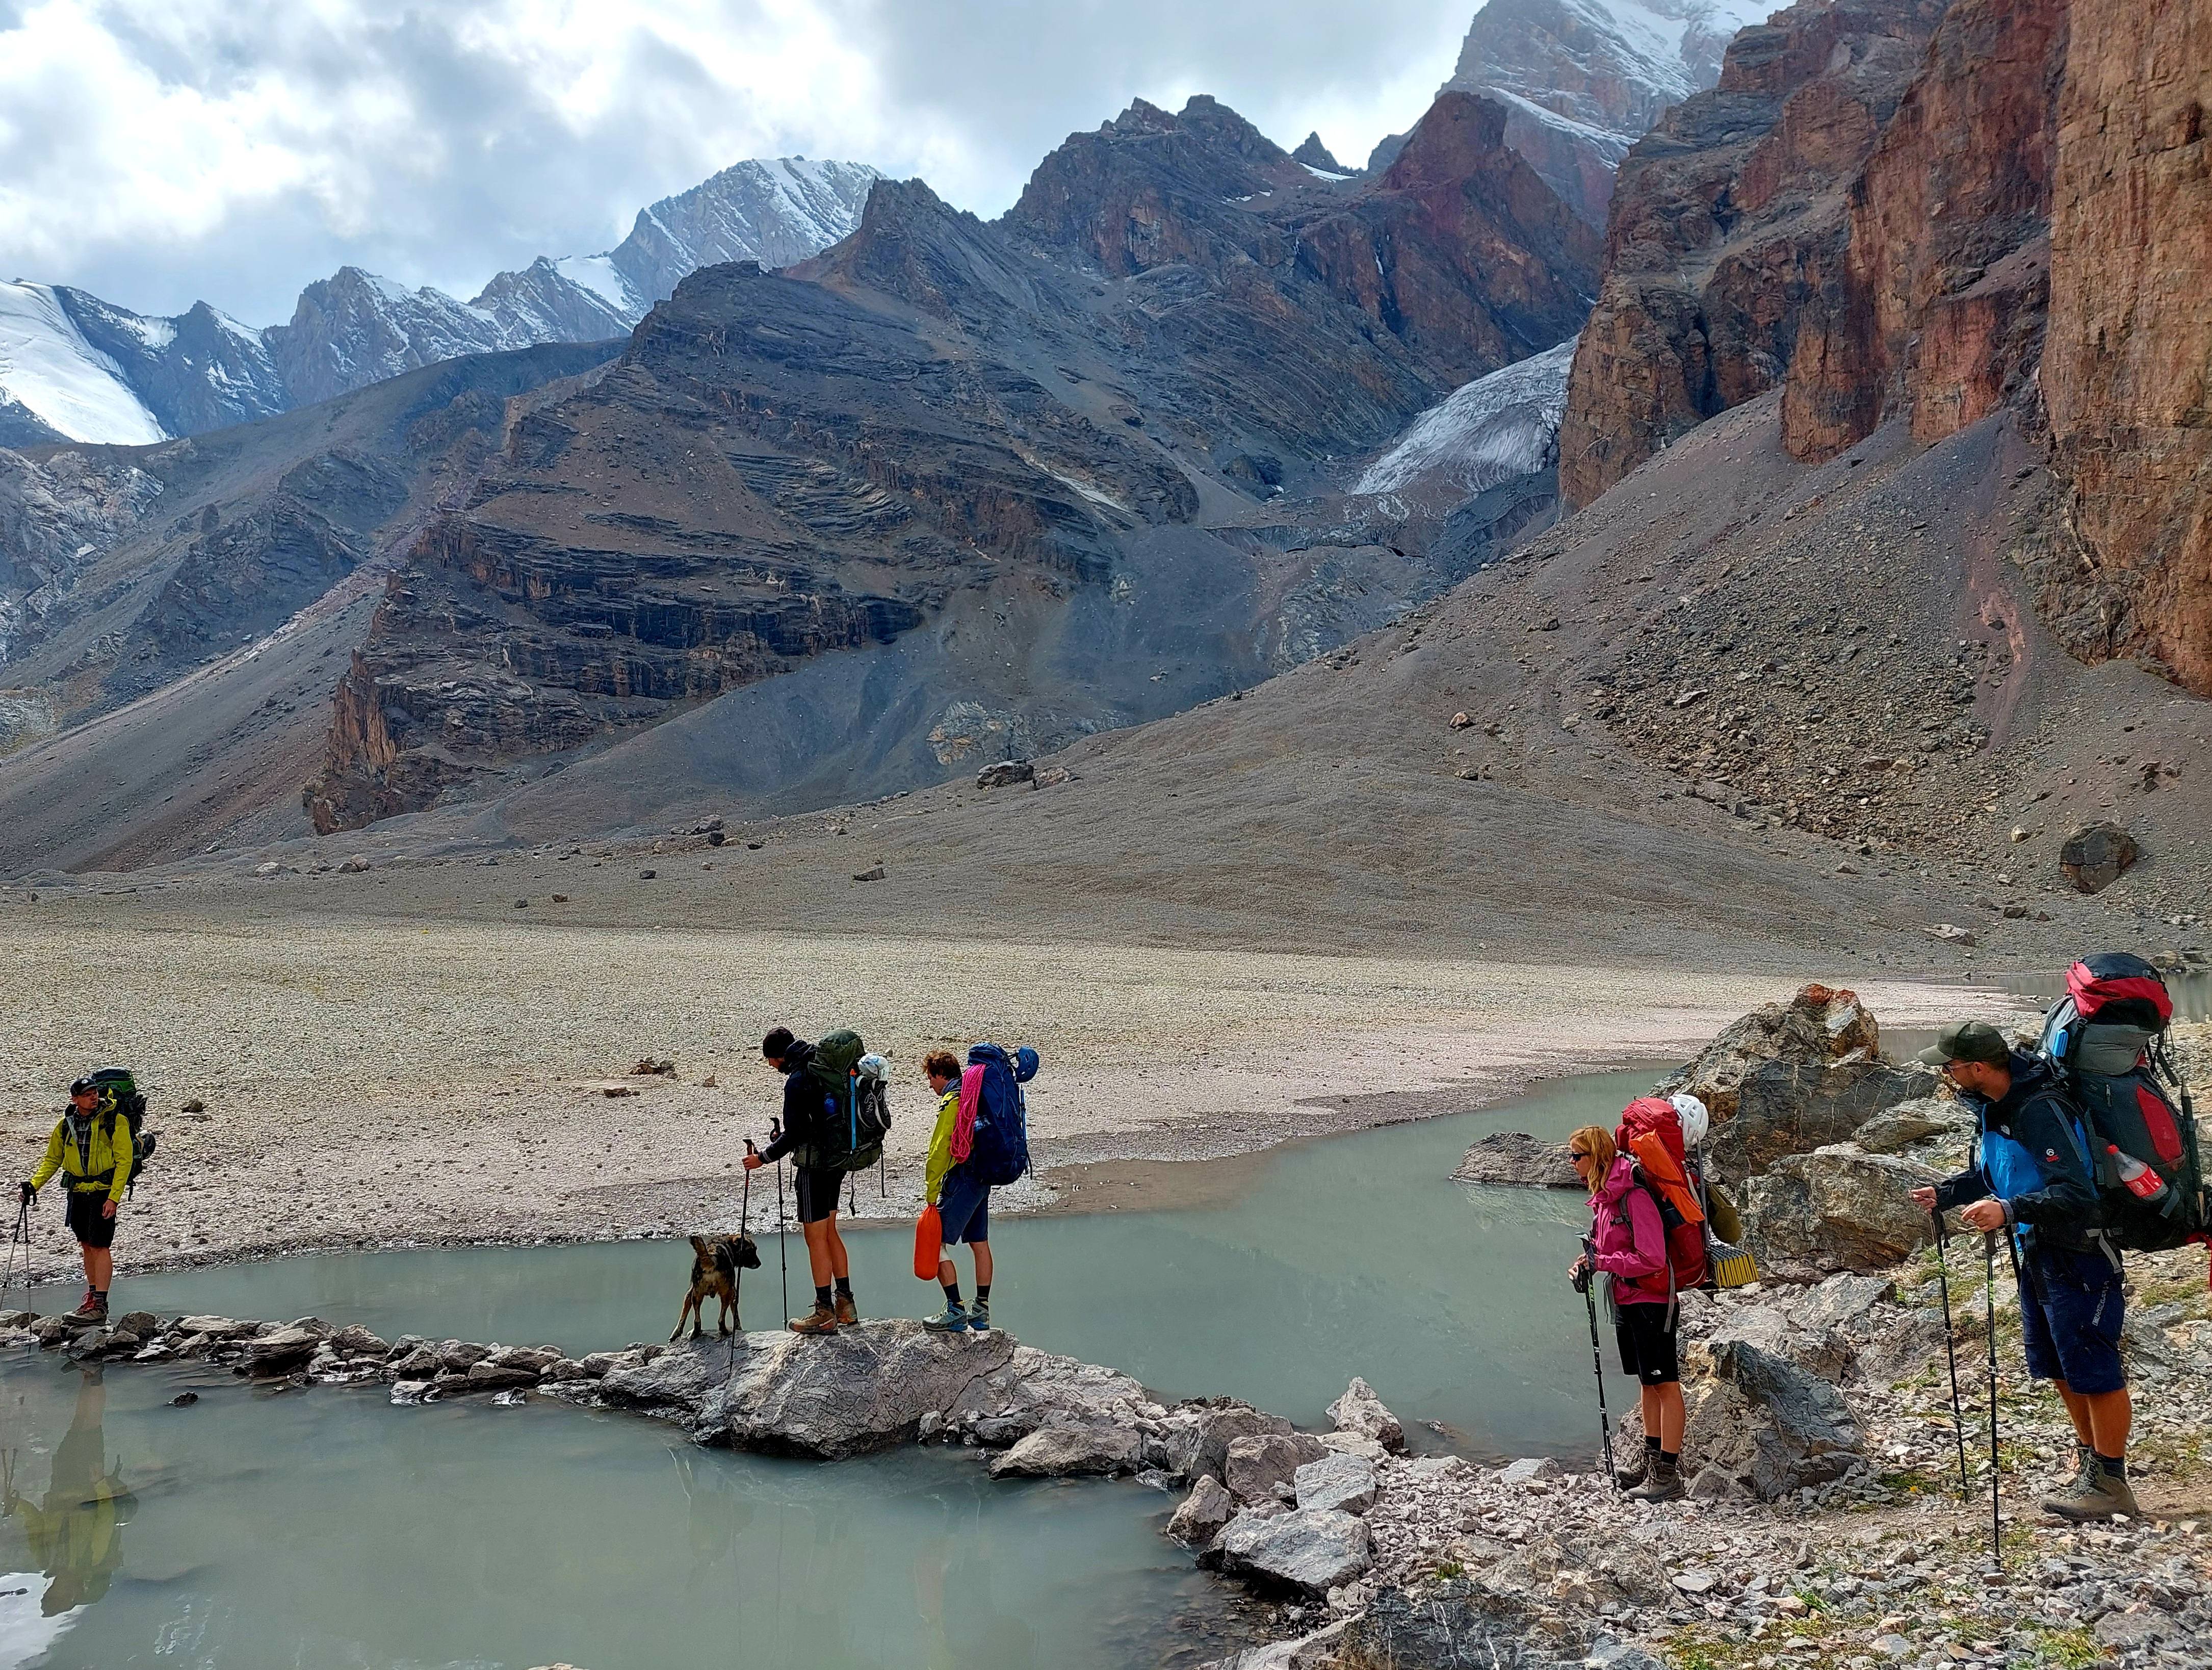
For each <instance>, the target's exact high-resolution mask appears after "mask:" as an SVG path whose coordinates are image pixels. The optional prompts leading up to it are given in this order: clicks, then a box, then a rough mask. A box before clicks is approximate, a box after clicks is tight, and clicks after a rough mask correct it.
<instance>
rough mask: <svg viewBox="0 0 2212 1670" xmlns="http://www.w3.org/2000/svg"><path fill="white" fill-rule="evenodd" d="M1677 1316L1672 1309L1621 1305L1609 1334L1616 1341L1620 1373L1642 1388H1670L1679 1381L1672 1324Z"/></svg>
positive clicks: (1668, 1306) (1657, 1306)
mask: <svg viewBox="0 0 2212 1670" xmlns="http://www.w3.org/2000/svg"><path fill="white" fill-rule="evenodd" d="M1680 1316H1681V1313H1680V1311H1678V1310H1676V1309H1675V1307H1674V1306H1672V1305H1623V1306H1622V1307H1620V1321H1619V1322H1617V1323H1615V1324H1614V1325H1613V1332H1614V1333H1615V1334H1616V1335H1618V1336H1619V1337H1620V1372H1621V1373H1622V1374H1633V1375H1635V1376H1636V1378H1637V1379H1638V1380H1642V1381H1643V1382H1644V1385H1646V1386H1670V1385H1672V1384H1673V1383H1674V1382H1675V1381H1676V1380H1680V1379H1681V1378H1682V1368H1681V1363H1680V1361H1679V1360H1678V1359H1677V1357H1676V1356H1675V1353H1674V1323H1675V1322H1677V1321H1679V1320H1680Z"/></svg>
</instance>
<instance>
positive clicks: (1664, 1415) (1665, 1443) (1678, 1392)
mask: <svg viewBox="0 0 2212 1670" xmlns="http://www.w3.org/2000/svg"><path fill="white" fill-rule="evenodd" d="M1644 1391H1645V1393H1646V1395H1647V1396H1650V1397H1651V1398H1652V1399H1654V1400H1655V1401H1656V1403H1657V1405H1658V1414H1659V1424H1658V1427H1657V1428H1656V1430H1657V1432H1658V1434H1659V1448H1661V1449H1662V1450H1664V1451H1666V1452H1667V1454H1669V1455H1680V1454H1681V1453H1682V1428H1683V1426H1684V1424H1685V1423H1686V1421H1687V1418H1688V1417H1687V1413H1686V1411H1685V1410H1684V1409H1683V1407H1682V1386H1681V1382H1680V1381H1679V1380H1669V1381H1668V1383H1667V1384H1666V1385H1664V1386H1651V1387H1645V1388H1644ZM1650 1418H1651V1417H1650V1415H1649V1414H1647V1415H1646V1416H1645V1417H1644V1419H1645V1420H1646V1421H1647V1422H1648V1421H1649V1420H1650ZM1644 1430H1645V1431H1646V1432H1650V1431H1652V1430H1654V1429H1653V1428H1652V1427H1650V1426H1649V1425H1647V1426H1646V1427H1645V1428H1644Z"/></svg>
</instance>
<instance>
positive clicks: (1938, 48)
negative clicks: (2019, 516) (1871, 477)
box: [1782, 0, 2067, 460]
mask: <svg viewBox="0 0 2212 1670" xmlns="http://www.w3.org/2000/svg"><path fill="white" fill-rule="evenodd" d="M2066 43H2067V17H2066V0H1955V3H1954V4H1953V5H1952V6H1951V8H1950V9H1949V10H1948V12H1947V13H1946V14H1945V15H1944V18H1943V22H1942V27H1940V28H1938V29H1937V31H1936V38H1935V40H1934V41H1933V43H1932V44H1931V45H1930V46H1929V52H1928V57H1927V59H1926V61H1925V62H1924V63H1923V64H1922V65H1921V67H1920V70H1919V73H1918V74H1917V76H1915V77H1914V80H1913V82H1912V85H1911V88H1910V89H1908V90H1907V92H1906V93H1905V97H1904V99H1903V101H1901V102H1900V103H1899V106H1898V107H1897V112H1896V113H1895V115H1893V117H1892V118H1891V119H1890V121H1889V124H1888V125H1887V127H1886V128H1884V129H1883V130H1882V132H1881V138H1880V140H1879V142H1878V143H1875V146H1874V148H1873V151H1872V154H1871V155H1869V156H1868V158H1867V161H1866V165H1865V167H1864V168H1863V169H1862V170H1861V172H1860V174H1859V176H1858V178H1857V180H1856V181H1855V182H1854V184H1853V186H1852V187H1851V193H1850V241H1849V247H1848V251H1847V253H1845V255H1844V259H1843V260H1842V262H1841V263H1840V265H1838V264H1837V263H1835V262H1834V261H1833V260H1832V259H1831V260H1830V261H1828V262H1827V263H1826V264H1825V265H1824V271H1822V273H1821V275H1820V280H1819V282H1818V283H1816V284H1815V286H1814V300H1813V302H1811V303H1810V304H1809V305H1808V309H1807V319H1806V321H1805V324H1804V326H1803V328H1802V329H1801V331H1800V332H1799V334H1798V338H1797V344H1796V351H1795V352H1794V354H1793V355H1792V357H1791V360H1790V378H1789V381H1788V382H1787V384H1786V385H1785V386H1784V394H1783V403H1782V421H1783V442H1784V445H1785V446H1786V447H1788V448H1789V449H1790V452H1791V453H1792V454H1795V455H1796V456H1797V457H1799V458H1802V459H1807V460H1820V459H1824V458H1827V457H1830V456H1832V455H1833V454H1836V453H1838V452H1840V451H1841V450H1842V449H1843V448H1845V447H1848V446H1850V445H1851V444H1852V443H1853V442H1857V441H1858V440H1860V439H1862V438H1863V437H1864V436H1867V435H1868V434H1869V433H1871V432H1872V431H1873V430H1874V428H1875V425H1876V424H1878V423H1880V422H1881V420H1882V418H1884V417H1885V416H1887V414H1888V413H1889V412H1890V411H1895V410H1899V409H1901V408H1909V410H1910V411H1911V424H1912V433H1913V437H1914V438H1915V439H1916V440H1917V441H1918V442H1921V443H1922V444H1923V445H1930V444H1932V443H1934V442H1937V441H1940V440H1942V438H1943V437H1944V436H1947V435H1950V434H1953V433H1954V432H1955V431H1957V430H1960V429H1963V428H1965V427H1966V425H1967V424H1972V423H1976V422H1978V421H1979V420H1980V419H1981V418H1984V417H1987V416H1988V415H1989V414H1990V412H1992V411H1996V409H1997V408H1998V406H2000V405H2003V404H2005V403H2006V402H2008V401H2011V400H2020V399H2028V398H2031V397H2032V393H2033V385H2034V375H2035V367H2036V363H2037V360H2038V358H2039V356H2040V353H2041V350H2042V344H2043V321H2044V312H2045V301H2046V296H2047V291H2048V279H2049V271H2050V257H2049V244H2048V229H2049V216H2050V207H2051V172H2052V168H2053V164H2054V161H2055V157H2056V154H2057V103H2058V87H2059V82H2060V79H2061V77H2062V76H2063V72H2064V69H2065V64H2066Z"/></svg>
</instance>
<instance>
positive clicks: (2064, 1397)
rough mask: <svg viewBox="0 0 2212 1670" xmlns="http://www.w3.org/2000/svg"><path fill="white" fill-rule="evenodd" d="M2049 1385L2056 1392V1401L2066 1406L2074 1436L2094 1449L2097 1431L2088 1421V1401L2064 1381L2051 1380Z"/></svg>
mask: <svg viewBox="0 0 2212 1670" xmlns="http://www.w3.org/2000/svg"><path fill="white" fill-rule="evenodd" d="M2051 1386H2052V1387H2054V1388H2055V1389H2056V1390H2057V1393H2058V1401H2059V1402H2061V1403H2063V1404H2064V1405H2066V1417H2067V1418H2068V1419H2069V1420H2070V1421H2072V1422H2073V1423H2074V1435H2075V1437H2076V1438H2078V1439H2080V1440H2081V1441H2082V1442H2083V1443H2085V1444H2088V1445H2091V1446H2094V1445H2095V1443H2096V1441H2097V1430H2096V1428H2095V1427H2094V1426H2093V1425H2092V1424H2091V1423H2090V1420H2089V1400H2088V1399H2087V1398H2085V1397H2083V1396H2082V1395H2081V1393H2079V1392H2076V1391H2075V1389H2074V1388H2073V1387H2070V1386H2069V1385H2067V1383H2066V1382H2065V1381H2064V1380H2053V1381H2051Z"/></svg>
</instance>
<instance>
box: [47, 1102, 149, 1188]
mask: <svg viewBox="0 0 2212 1670" xmlns="http://www.w3.org/2000/svg"><path fill="white" fill-rule="evenodd" d="M90 1125H91V1134H90V1136H89V1137H88V1138H87V1140H86V1141H85V1142H84V1143H83V1144H82V1145H80V1144H79V1143H78V1142H77V1139H76V1133H75V1132H74V1131H71V1130H70V1116H69V1115H68V1114H66V1113H64V1114H63V1115H62V1117H61V1118H59V1119H58V1121H56V1122H55V1125H54V1134H53V1135H52V1136H51V1137H47V1138H46V1158H45V1159H43V1160H41V1161H39V1167H38V1169H37V1170H36V1171H34V1172H33V1173H31V1186H32V1187H33V1188H34V1189H40V1188H44V1187H45V1186H46V1179H48V1178H50V1177H52V1175H53V1174H54V1173H56V1172H61V1173H65V1174H66V1175H67V1176H68V1178H69V1185H70V1193H71V1194H93V1193H96V1192H103V1191H104V1192H106V1196H107V1198H109V1199H110V1200H118V1201H119V1200H121V1199H122V1198H123V1191H124V1190H125V1188H126V1187H128V1186H129V1185H130V1181H131V1121H130V1120H128V1119H126V1118H124V1117H123V1116H122V1115H121V1114H120V1113H118V1114H116V1115H115V1116H114V1117H113V1118H112V1119H111V1118H109V1117H108V1116H107V1115H106V1114H105V1113H95V1114H94V1115H93V1116H92V1118H91V1120H90ZM111 1132H112V1135H111V1134H110V1133H111Z"/></svg>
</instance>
